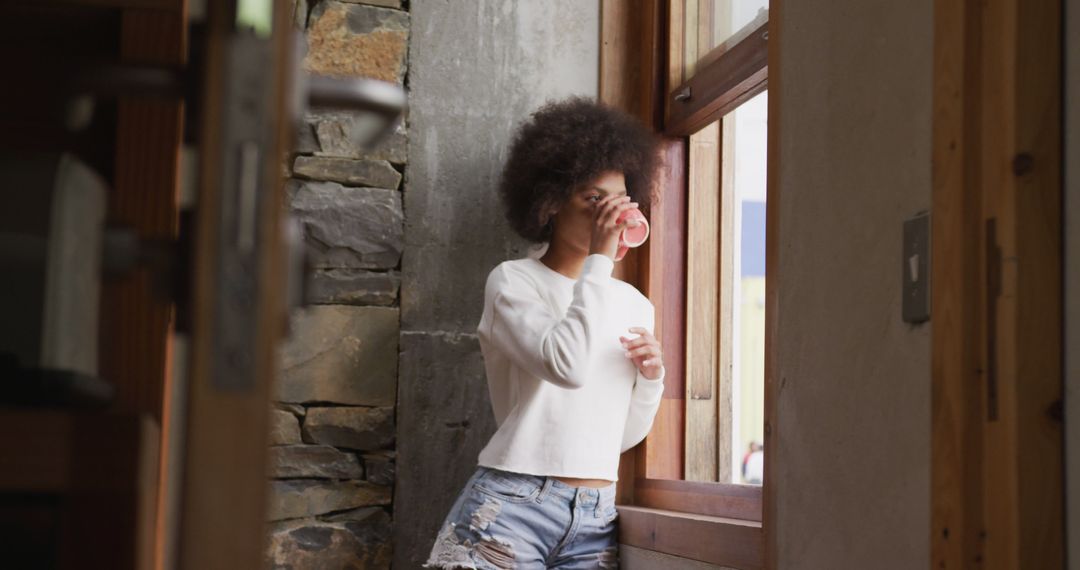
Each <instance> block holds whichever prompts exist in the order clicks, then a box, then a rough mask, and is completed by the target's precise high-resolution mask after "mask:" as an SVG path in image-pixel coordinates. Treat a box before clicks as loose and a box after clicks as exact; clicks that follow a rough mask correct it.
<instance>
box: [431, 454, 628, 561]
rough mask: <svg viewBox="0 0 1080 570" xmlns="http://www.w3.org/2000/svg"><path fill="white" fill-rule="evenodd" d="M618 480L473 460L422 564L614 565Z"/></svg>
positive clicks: (616, 557)
mask: <svg viewBox="0 0 1080 570" xmlns="http://www.w3.org/2000/svg"><path fill="white" fill-rule="evenodd" d="M618 517H619V515H618V513H617V512H616V510H615V483H611V484H610V485H607V486H606V487H600V488H592V487H574V486H572V485H568V484H566V483H563V482H562V481H559V480H557V479H555V478H552V477H542V476H538V475H527V474H524V473H513V472H510V471H503V470H501V469H494V468H491V467H485V466H482V465H480V466H477V468H476V471H475V472H474V473H473V475H472V477H470V478H469V481H468V483H466V484H465V488H464V489H462V491H461V493H460V494H458V497H457V500H455V501H454V505H453V506H452V507H451V508H450V512H449V513H448V514H447V515H446V519H445V520H444V521H443V524H442V527H441V529H440V531H439V534H438V536H437V537H436V539H435V544H434V545H433V546H432V548H431V553H430V554H429V555H428V559H427V562H425V563H424V565H423V567H424V568H478V569H483V570H503V569H506V568H519V569H525V570H531V569H533V568H538V569H539V568H560V569H567V570H568V569H579V568H618V567H619V545H618V528H617V525H618V523H617V522H616V519H617V518H618Z"/></svg>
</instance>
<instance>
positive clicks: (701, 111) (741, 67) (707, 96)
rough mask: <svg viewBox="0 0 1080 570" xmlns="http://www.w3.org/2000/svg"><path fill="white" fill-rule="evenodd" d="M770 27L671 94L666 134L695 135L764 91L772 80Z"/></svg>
mask: <svg viewBox="0 0 1080 570" xmlns="http://www.w3.org/2000/svg"><path fill="white" fill-rule="evenodd" d="M767 27H768V23H765V24H762V25H761V26H760V27H758V28H757V29H756V30H754V31H753V33H751V34H749V35H748V36H747V37H745V38H744V39H743V40H742V41H740V42H739V43H737V44H735V46H733V47H732V48H731V49H730V50H728V51H727V52H726V53H725V54H724V55H723V57H720V58H719V59H716V60H715V61H713V62H712V63H709V64H708V65H706V66H704V67H702V68H701V69H698V70H697V72H696V73H694V75H693V76H692V77H691V78H690V79H689V80H686V81H685V82H684V83H683V84H682V85H680V86H678V87H676V88H675V89H673V90H672V91H671V93H669V94H668V109H669V112H668V115H667V117H668V120H667V123H666V124H665V126H664V132H665V133H667V134H668V135H670V136H687V135H690V134H691V133H695V132H697V131H699V130H701V129H703V128H704V127H705V126H706V125H708V124H709V123H711V122H713V121H715V120H717V119H719V118H720V117H722V116H724V115H726V114H727V113H730V112H731V111H733V110H734V109H735V108H736V107H738V106H739V105H741V104H742V103H744V102H746V101H748V100H750V99H751V98H752V97H753V96H754V95H757V94H758V93H761V92H762V91H764V90H765V88H766V87H767V83H766V82H767V80H768V77H769V67H768V36H769V34H768V33H767Z"/></svg>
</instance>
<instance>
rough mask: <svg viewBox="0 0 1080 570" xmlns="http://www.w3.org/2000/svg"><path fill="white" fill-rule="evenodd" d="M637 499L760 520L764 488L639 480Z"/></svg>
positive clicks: (690, 510) (664, 506)
mask: <svg viewBox="0 0 1080 570" xmlns="http://www.w3.org/2000/svg"><path fill="white" fill-rule="evenodd" d="M634 498H635V503H634V504H635V505H637V506H640V507H650V508H654V509H665V510H669V511H679V512H683V513H697V514H703V515H711V516H717V517H729V518H734V519H740V520H748V521H761V487H758V486H754V485H738V484H732V483H703V482H697V481H673V480H668V479H639V480H638V481H636V482H635V484H634Z"/></svg>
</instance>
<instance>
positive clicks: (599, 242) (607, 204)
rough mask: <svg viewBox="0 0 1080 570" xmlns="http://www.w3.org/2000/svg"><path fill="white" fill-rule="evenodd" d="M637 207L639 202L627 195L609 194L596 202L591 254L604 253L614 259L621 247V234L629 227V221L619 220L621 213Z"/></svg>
mask: <svg viewBox="0 0 1080 570" xmlns="http://www.w3.org/2000/svg"><path fill="white" fill-rule="evenodd" d="M636 207H637V202H631V201H630V197H629V196H626V195H615V194H612V195H609V196H605V197H604V199H602V200H600V201H599V202H597V203H596V209H595V210H594V212H593V228H592V243H591V244H590V245H589V254H593V253H602V254H604V255H606V256H608V257H610V258H611V259H612V260H613V261H614V259H615V254H616V252H617V251H618V249H619V235H620V234H621V233H622V231H623V229H624V228H626V227H627V225H628V224H627V222H626V221H625V220H624V221H622V222H617V221H616V220H618V219H619V215H621V214H622V213H623V212H624V211H625V210H632V209H634V208H636Z"/></svg>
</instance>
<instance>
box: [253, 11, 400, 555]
mask: <svg viewBox="0 0 1080 570" xmlns="http://www.w3.org/2000/svg"><path fill="white" fill-rule="evenodd" d="M295 7H296V9H295V15H296V24H297V26H298V27H299V28H300V29H303V30H304V33H305V36H306V39H307V44H308V54H307V57H306V59H305V61H304V67H305V68H306V69H307V70H309V71H312V72H317V73H323V74H331V75H340V76H358V77H372V78H376V79H381V80H384V81H392V82H396V83H398V84H402V85H404V84H405V81H406V76H407V73H406V72H407V57H406V56H407V50H408V39H409V25H410V19H409V14H408V12H407V11H405V10H404V9H403V6H402V3H401V1H400V0H398V1H393V0H369V1H365V2H356V1H352V0H349V1H339V0H321V1H319V2H304V1H302V0H300V1H297V2H296V3H295ZM363 128H364V124H363V122H362V120H361V118H360V117H359V116H356V115H352V114H349V113H343V112H322V113H313V114H311V115H309V116H308V117H307V118H306V124H305V126H304V128H302V129H301V131H300V132H299V133H298V141H297V148H296V153H295V155H294V156H293V157H291V158H290V160H289V164H287V165H286V169H287V171H288V174H289V176H290V178H289V181H288V183H287V199H288V201H289V208H290V210H291V212H292V215H293V216H295V217H296V218H298V219H299V220H300V221H301V222H302V223H303V226H304V231H305V241H306V243H307V245H308V248H307V249H308V255H309V257H310V259H311V261H312V263H313V266H314V274H313V276H312V279H311V281H310V282H309V291H308V300H309V302H311V303H313V305H312V306H309V307H307V308H306V309H303V310H298V311H296V312H295V313H294V315H293V317H292V322H291V336H290V339H289V341H288V342H287V343H286V345H285V346H284V347H283V350H282V362H281V369H280V377H279V383H278V394H277V400H278V401H277V402H276V404H275V409H274V410H273V411H272V434H271V442H272V447H271V449H270V458H271V472H270V474H269V476H270V477H271V500H270V505H269V518H270V525H269V541H268V550H267V558H268V563H269V566H270V567H271V568H276V569H290V570H300V569H305V568H319V569H323V568H345V567H349V568H389V567H390V561H391V558H392V553H393V547H392V544H391V536H392V518H393V517H392V511H391V498H392V496H393V486H394V479H395V476H394V472H395V462H396V457H395V456H396V452H395V407H396V400H397V377H398V338H399V329H400V325H399V321H400V319H399V309H398V305H399V304H398V291H399V289H400V283H401V277H400V263H401V256H402V251H403V249H404V212H403V211H402V199H401V183H402V171H403V168H404V165H405V159H406V150H407V149H406V134H405V126H404V125H403V126H402V127H401V128H399V129H398V131H397V132H396V133H394V134H393V136H391V137H390V138H389V139H388V140H385V141H383V142H382V143H381V144H380V145H379V146H378V147H376V148H373V149H364V148H361V147H359V146H357V145H356V144H355V142H354V141H355V138H356V136H355V135H357V134H358V133H360V132H361V131H362V129H363Z"/></svg>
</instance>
